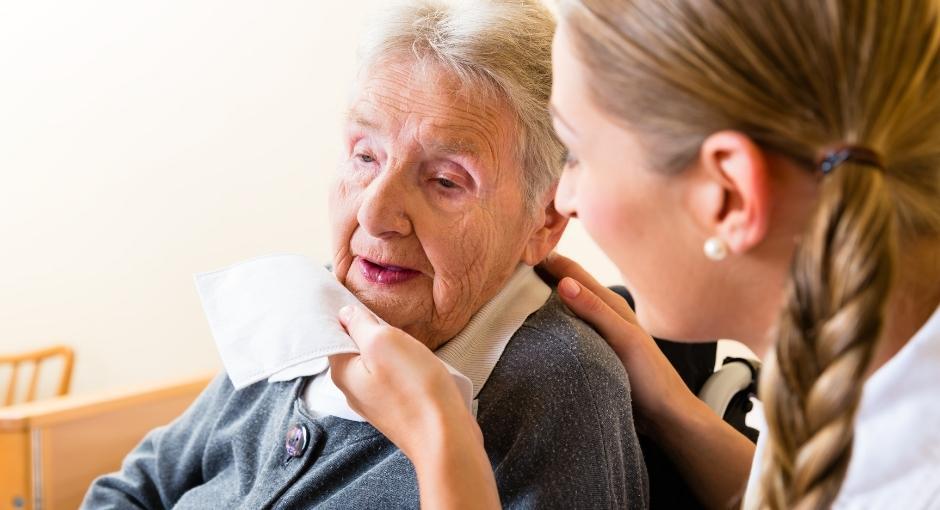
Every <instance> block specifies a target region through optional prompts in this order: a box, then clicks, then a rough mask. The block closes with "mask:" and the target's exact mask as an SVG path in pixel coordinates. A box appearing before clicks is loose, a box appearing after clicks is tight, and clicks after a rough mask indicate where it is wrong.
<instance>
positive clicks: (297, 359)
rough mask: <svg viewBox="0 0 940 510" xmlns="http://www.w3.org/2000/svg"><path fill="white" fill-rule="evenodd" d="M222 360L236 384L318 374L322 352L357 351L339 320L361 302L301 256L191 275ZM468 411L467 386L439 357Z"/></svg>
mask: <svg viewBox="0 0 940 510" xmlns="http://www.w3.org/2000/svg"><path fill="white" fill-rule="evenodd" d="M195 281H196V288H197V290H198V292H199V297H200V299H201V300H202V306H203V309H204V310H205V313H206V317H207V319H208V321H209V328H210V329H211V330H212V336H213V337H214V338H215V342H216V345H217V347H218V349H219V354H220V356H221V357H222V364H223V365H224V366H225V370H226V372H227V373H228V376H229V379H230V380H231V381H232V385H233V386H235V388H236V389H241V388H244V387H246V386H248V385H250V384H253V383H256V382H258V381H261V380H263V379H268V380H269V381H270V382H276V381H288V380H291V379H295V378H297V377H306V376H312V375H316V374H320V373H322V372H323V371H324V370H326V369H327V368H328V367H329V361H328V360H327V356H331V355H333V354H340V353H355V352H359V350H358V348H357V347H356V344H355V342H353V340H352V338H350V337H349V335H347V334H346V331H345V330H344V329H343V326H342V325H341V324H340V323H339V319H338V317H337V316H338V313H339V310H340V308H342V307H344V306H346V305H356V304H361V303H360V302H359V300H358V299H356V297H355V296H354V295H353V294H352V293H351V292H349V290H347V289H346V288H345V287H343V286H342V285H341V284H340V283H339V282H338V281H337V280H336V278H335V277H334V276H333V273H331V272H330V271H329V270H327V269H326V268H324V267H322V266H318V265H316V264H314V263H313V262H311V261H310V260H309V259H307V258H306V257H304V256H302V255H271V256H266V257H261V258H256V259H252V260H248V261H246V262H241V263H238V264H234V265H232V266H229V267H226V268H223V269H219V270H217V271H211V272H207V273H200V274H197V275H196V276H195ZM441 363H443V364H444V366H445V367H446V368H447V370H448V371H449V372H450V373H451V375H452V376H453V377H454V380H455V381H456V383H457V387H458V388H459V390H460V393H461V395H462V396H463V397H464V400H465V401H466V405H467V408H468V409H472V399H473V396H472V394H473V384H472V383H471V382H470V379H468V378H467V377H465V376H464V375H463V374H461V373H460V372H459V371H457V370H456V369H454V368H453V367H451V366H450V365H448V364H447V363H445V362H444V361H441Z"/></svg>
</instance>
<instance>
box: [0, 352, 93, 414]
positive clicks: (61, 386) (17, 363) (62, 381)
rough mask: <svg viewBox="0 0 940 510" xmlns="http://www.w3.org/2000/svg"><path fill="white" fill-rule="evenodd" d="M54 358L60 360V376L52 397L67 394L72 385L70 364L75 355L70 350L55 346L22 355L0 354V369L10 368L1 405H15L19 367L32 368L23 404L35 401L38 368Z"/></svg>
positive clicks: (37, 385)
mask: <svg viewBox="0 0 940 510" xmlns="http://www.w3.org/2000/svg"><path fill="white" fill-rule="evenodd" d="M54 358H61V359H62V370H61V375H60V376H59V383H58V386H57V387H56V392H55V395H54V396H62V395H65V394H67V393H68V392H69V385H70V384H71V383H72V364H73V362H74V358H75V354H74V352H73V351H72V349H71V348H69V347H66V346H64V345H57V346H54V347H49V348H47V349H40V350H37V351H33V352H26V353H22V354H12V355H9V354H0V367H3V366H10V367H11V368H12V370H11V371H10V379H9V384H8V385H7V391H6V397H5V398H4V401H3V405H4V406H9V405H13V404H14V403H16V402H14V401H15V400H16V394H17V393H16V387H17V384H18V383H19V380H20V367H21V366H22V367H24V368H25V369H28V368H29V367H30V366H31V367H32V373H31V374H30V376H29V387H28V388H27V391H26V400H24V402H32V401H34V400H36V390H37V388H38V387H39V372H40V368H41V367H42V364H43V362H45V361H47V360H50V359H54Z"/></svg>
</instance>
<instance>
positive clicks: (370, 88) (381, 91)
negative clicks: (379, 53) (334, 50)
mask: <svg viewBox="0 0 940 510" xmlns="http://www.w3.org/2000/svg"><path fill="white" fill-rule="evenodd" d="M357 92H358V93H357V94H355V95H354V106H355V103H359V102H366V103H378V105H377V106H380V107H381V108H380V109H381V110H383V111H382V113H386V114H388V113H396V112H398V113H409V112H411V111H413V110H414V109H415V108H416V107H422V106H423V107H425V108H427V109H431V110H440V111H442V112H447V111H452V113H453V114H456V115H460V114H463V115H466V114H475V115H478V116H487V117H498V116H502V115H504V114H505V113H506V112H507V111H508V110H509V108H508V104H507V102H506V101H505V98H503V97H502V95H501V94H499V93H498V92H496V91H495V90H494V89H493V88H492V87H488V86H486V84H485V83H484V82H483V81H482V80H469V79H461V77H460V76H457V75H455V74H454V73H453V72H452V71H449V70H447V69H445V68H442V67H441V66H439V65H434V64H425V63H422V62H416V61H407V60H405V61H401V60H394V61H391V62H390V63H389V64H388V65H380V66H375V67H373V68H371V69H370V70H369V71H368V72H366V73H365V74H364V75H363V76H362V77H361V79H360V80H359V81H358V91H357Z"/></svg>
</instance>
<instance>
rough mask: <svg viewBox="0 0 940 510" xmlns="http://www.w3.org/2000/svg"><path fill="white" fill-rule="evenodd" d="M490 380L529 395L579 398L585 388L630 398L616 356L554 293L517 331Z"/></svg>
mask: <svg viewBox="0 0 940 510" xmlns="http://www.w3.org/2000/svg"><path fill="white" fill-rule="evenodd" d="M491 379H495V380H496V381H499V382H498V383H496V382H495V381H491V382H494V383H496V384H498V385H500V386H503V385H512V386H515V388H513V390H512V391H511V392H512V393H514V394H516V395H520V394H527V395H529V396H530V397H531V398H539V395H540V394H543V396H545V397H546V398H551V399H554V400H558V399H562V400H564V399H566V398H570V399H576V400H579V399H582V398H583V395H584V393H587V392H590V393H592V394H593V395H598V393H603V395H601V398H612V399H614V400H620V401H624V400H625V401H628V400H629V388H630V385H629V381H628V379H627V374H626V371H625V370H624V367H623V364H621V363H620V360H619V359H618V358H617V355H616V354H615V353H614V351H613V350H612V349H611V348H610V346H609V345H608V344H607V342H606V341H605V340H604V339H603V338H602V337H601V336H600V335H599V334H598V333H597V332H596V331H595V330H594V329H593V328H591V326H590V325H588V324H587V323H586V322H584V321H582V320H581V319H580V318H578V317H577V316H575V315H574V314H573V313H572V312H571V311H570V310H569V309H568V308H567V307H566V306H565V305H564V304H563V303H562V301H561V299H560V298H559V297H558V295H557V293H554V292H553V293H552V295H551V297H550V298H549V299H548V301H547V302H546V303H545V305H543V306H542V307H541V308H540V309H539V310H537V311H536V312H535V313H533V314H532V315H530V316H529V317H528V318H527V319H526V321H525V323H524V324H523V325H522V327H521V328H519V330H518V331H516V333H515V335H514V336H513V338H512V340H510V342H509V344H508V345H507V346H506V350H505V351H504V352H503V356H502V357H501V358H500V361H499V363H498V364H497V366H496V369H495V370H494V373H493V375H492V376H491ZM488 385H489V383H488Z"/></svg>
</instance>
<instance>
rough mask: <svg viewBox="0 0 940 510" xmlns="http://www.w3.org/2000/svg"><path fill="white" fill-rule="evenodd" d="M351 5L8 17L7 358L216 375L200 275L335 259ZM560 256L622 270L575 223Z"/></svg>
mask: <svg viewBox="0 0 940 510" xmlns="http://www.w3.org/2000/svg"><path fill="white" fill-rule="evenodd" d="M380 3H381V2H380V1H379V0H370V1H363V0H356V1H353V2H311V1H302V0H284V1H281V2H264V3H261V2H247V1H231V0H225V1H223V0H200V1H199V2H185V1H182V0H172V1H164V2H126V1H117V0H98V1H95V2H66V1H44V0H39V1H32V0H31V1H29V2H4V3H2V4H0V352H10V351H13V352H15V351H20V350H26V349H30V348H33V347H36V346H43V345H48V344H51V343H60V342H61V343H66V344H69V345H72V346H73V347H75V349H76V351H77V365H76V371H75V379H74V386H73V389H74V391H76V392H84V391H89V390H94V389H99V388H103V387H109V386H115V385H132V384H143V383H150V382H154V381H160V380H165V379H172V378H177V377H183V376H188V375H192V374H199V373H202V372H205V371H211V370H216V369H218V368H219V366H220V364H219V361H218V357H217V355H216V354H215V349H214V347H213V344H212V340H211V338H210V335H209V330H208V327H207V325H206V323H205V320H204V318H203V316H202V311H201V307H200V304H199V301H198V298H197V296H196V293H195V291H194V288H193V285H192V274H193V273H195V272H199V271H205V270H209V269H214V268H217V267H220V266H223V265H226V264H229V263H232V262H235V261H239V260H242V259H246V258H249V257H254V256H257V255H261V254H267V253H274V252H297V253H304V254H307V255H309V256H311V257H314V258H316V259H321V260H328V259H329V257H330V255H329V254H330V250H329V246H328V235H327V221H326V218H327V216H326V214H327V211H326V204H325V197H326V186H325V184H326V182H327V180H326V175H325V174H326V173H327V172H329V171H330V169H332V168H333V166H334V165H335V161H336V157H337V155H338V150H337V148H338V147H339V123H340V120H341V117H342V114H343V107H344V102H345V96H346V91H347V87H348V84H349V82H350V80H351V77H352V74H353V72H354V60H353V59H354V52H355V44H356V40H357V38H358V34H359V32H360V29H361V26H362V21H363V18H364V17H365V15H366V14H367V13H368V11H369V10H371V9H373V8H375V7H376V6H378V5H380ZM562 250H563V251H564V252H566V253H569V254H573V255H574V256H575V257H576V258H577V259H579V260H581V261H583V262H584V263H586V264H587V265H588V266H589V267H591V268H592V269H593V270H594V271H595V272H596V274H597V275H598V276H599V277H600V278H601V279H602V280H603V281H606V282H614V281H616V279H617V274H616V271H615V270H614V268H613V267H612V265H611V264H610V263H609V262H607V261H606V259H605V258H604V257H603V255H602V254H600V253H599V252H598V251H597V249H596V248H594V246H593V245H592V244H591V243H590V242H589V241H587V239H586V236H585V235H584V233H583V231H581V230H580V225H577V224H574V225H573V227H572V228H571V231H570V232H569V233H568V234H566V238H565V240H564V241H563V243H562Z"/></svg>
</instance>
